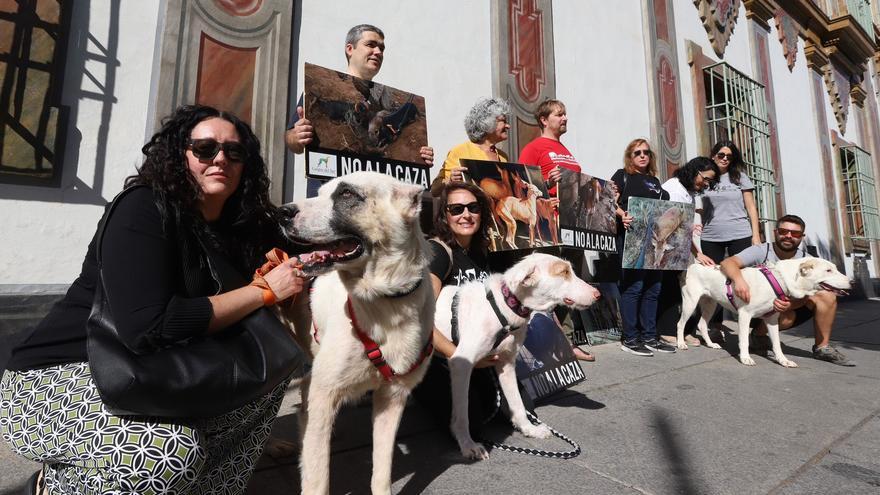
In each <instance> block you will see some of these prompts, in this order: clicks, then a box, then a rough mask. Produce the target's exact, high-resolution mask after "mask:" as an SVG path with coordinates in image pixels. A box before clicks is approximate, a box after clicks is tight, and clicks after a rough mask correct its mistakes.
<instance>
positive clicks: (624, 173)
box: [611, 139, 675, 356]
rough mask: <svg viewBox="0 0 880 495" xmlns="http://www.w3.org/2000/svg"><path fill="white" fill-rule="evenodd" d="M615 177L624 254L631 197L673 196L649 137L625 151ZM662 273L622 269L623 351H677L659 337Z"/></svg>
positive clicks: (640, 353)
mask: <svg viewBox="0 0 880 495" xmlns="http://www.w3.org/2000/svg"><path fill="white" fill-rule="evenodd" d="M611 180H612V181H614V183H615V184H616V185H617V190H618V191H619V192H620V196H618V199H617V212H616V213H617V217H618V223H617V252H618V255H621V254H622V253H623V241H624V232H625V230H626V229H628V228H629V226H630V224H631V223H632V221H633V217H632V215H630V214H629V213H627V211H626V209H627V207H628V206H627V203H628V202H629V198H631V197H639V198H651V199H669V193H668V192H666V191H665V190H664V189H663V188H662V187H661V184H660V180H659V179H657V165H656V163H655V161H654V152H653V151H651V145H650V144H649V143H648V141H647V140H645V139H634V140H632V141H631V142H630V143H629V144H628V145H627V147H626V150H625V151H624V153H623V168H622V169H619V170H618V171H617V172H615V173H614V175H612V176H611ZM661 278H662V272H661V271H658V270H640V269H622V270H621V275H620V282H619V283H618V287H619V289H620V316H621V317H622V319H623V342H622V343H621V346H620V348H621V350H623V351H626V352H629V353H630V354H635V355H636V356H653V355H654V353H655V352H666V353H671V352H675V348H674V347H672V346H670V345H669V344H667V343H666V342H663V341H662V340H658V339H657V298H658V296H659V294H660V282H661Z"/></svg>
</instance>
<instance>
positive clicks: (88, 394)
mask: <svg viewBox="0 0 880 495" xmlns="http://www.w3.org/2000/svg"><path fill="white" fill-rule="evenodd" d="M287 385H288V381H284V382H283V383H281V384H280V385H278V387H276V388H275V390H273V391H272V392H271V393H269V394H268V395H266V396H263V397H261V398H259V399H257V400H255V401H254V402H252V403H250V404H247V405H245V406H243V407H240V408H238V409H236V410H234V411H231V412H229V413H227V414H224V415H222V416H218V417H214V418H209V419H193V420H186V419H181V420H179V421H178V420H175V422H174V423H164V422H162V420H160V419H156V418H146V417H121V416H114V415H112V414H110V413H109V412H108V411H107V409H106V408H105V407H104V404H103V403H102V402H101V398H100V396H99V395H98V390H97V388H96V387H95V383H94V381H92V377H91V373H90V371H89V366H88V363H73V364H64V365H59V366H53V367H51V368H44V369H37V370H30V371H25V372H15V371H8V370H7V371H6V372H5V373H4V375H3V379H2V381H0V434H2V437H3V439H4V440H5V441H6V443H7V444H8V445H9V446H10V447H11V448H12V450H13V451H15V452H16V453H18V454H20V455H22V456H24V457H27V458H28V459H31V460H33V461H36V462H41V463H43V464H44V475H45V480H46V486H47V488H48V489H49V492H50V493H65V494H93V493H94V494H99V493H100V494H105V493H113V494H135V493H136V494H184V493H185V494H236V493H244V492H245V490H246V489H247V483H248V480H249V479H250V476H251V473H252V472H253V469H254V466H255V465H256V463H257V460H258V459H259V457H260V455H261V454H262V451H263V444H264V443H265V441H266V439H267V438H268V436H269V432H270V430H271V428H272V423H273V422H274V420H275V416H276V414H277V413H278V408H279V407H280V406H281V400H282V399H283V397H284V392H285V390H286V389H287Z"/></svg>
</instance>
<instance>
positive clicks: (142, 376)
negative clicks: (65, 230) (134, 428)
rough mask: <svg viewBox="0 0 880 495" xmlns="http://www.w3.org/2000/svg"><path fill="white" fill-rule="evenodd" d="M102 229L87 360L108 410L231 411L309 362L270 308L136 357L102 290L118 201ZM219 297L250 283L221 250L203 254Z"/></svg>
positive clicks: (186, 414)
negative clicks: (109, 228)
mask: <svg viewBox="0 0 880 495" xmlns="http://www.w3.org/2000/svg"><path fill="white" fill-rule="evenodd" d="M129 190H131V189H126V190H124V191H122V192H121V193H119V195H118V196H116V198H115V199H114V200H113V203H112V204H111V205H110V207H109V208H108V209H107V213H106V214H105V215H104V220H103V221H102V223H101V226H100V227H99V232H98V237H97V244H96V254H97V260H98V267H99V268H100V270H101V271H100V273H101V276H100V280H99V281H98V283H97V286H96V287H95V300H94V303H93V305H92V312H91V315H90V316H89V320H88V324H87V329H88V358H89V367H90V368H91V373H92V379H93V380H94V381H95V385H96V386H97V388H98V393H99V394H100V395H101V399H102V400H103V402H104V404H105V406H106V407H107V409H108V410H109V411H110V412H112V413H113V414H116V415H120V416H126V415H135V416H157V417H166V418H169V417H170V418H175V417H176V418H207V417H214V416H219V415H221V414H224V413H226V412H229V411H232V410H234V409H236V408H238V407H241V406H243V405H245V404H248V403H250V402H252V401H254V400H255V399H257V398H259V397H261V396H264V395H266V394H268V393H269V392H271V391H272V390H273V389H274V388H275V387H276V386H278V385H279V384H280V383H281V382H282V381H283V380H285V379H287V378H288V377H291V376H301V375H302V374H303V371H304V368H305V362H306V360H305V356H304V354H303V352H302V350H301V349H300V348H299V346H298V345H297V344H296V342H295V341H294V340H293V337H292V335H291V333H290V331H289V330H288V329H287V328H285V327H284V326H283V325H282V324H281V322H280V321H278V319H277V318H276V317H275V315H273V314H272V312H271V311H270V310H268V309H267V308H260V309H258V310H257V311H254V312H253V313H251V314H250V315H248V316H247V317H245V318H244V319H243V320H241V321H240V322H238V323H237V324H235V325H233V326H231V327H229V328H227V329H225V330H222V331H220V332H215V333H212V334H210V335H205V336H202V337H198V338H193V339H189V340H188V341H186V342H185V343H182V344H180V345H176V346H173V347H167V348H163V349H158V350H156V351H154V352H149V353H143V352H134V351H132V350H131V349H130V348H128V347H127V346H126V345H125V344H124V343H123V341H122V340H120V338H119V334H118V332H117V328H116V325H115V324H114V320H113V315H112V314H111V312H110V306H109V304H108V303H107V297H106V293H105V287H104V272H103V266H102V257H101V241H102V240H103V237H104V231H105V229H106V225H107V222H108V221H109V218H110V215H112V214H113V210H114V208H115V207H116V204H117V203H118V202H119V200H120V199H121V198H122V197H123V196H124V195H125V194H126V193H127V192H128V191H129ZM204 256H205V258H206V259H207V261H208V265H209V268H210V271H211V275H212V277H213V278H214V281H215V282H216V283H217V286H218V287H220V288H221V292H225V291H228V290H231V289H234V288H236V287H241V286H243V285H244V284H245V281H244V279H243V277H242V276H241V275H239V274H238V273H237V272H236V271H235V270H234V269H233V268H232V265H231V263H229V262H228V260H226V259H225V258H224V256H223V255H221V254H219V253H217V252H211V251H209V250H205V252H204Z"/></svg>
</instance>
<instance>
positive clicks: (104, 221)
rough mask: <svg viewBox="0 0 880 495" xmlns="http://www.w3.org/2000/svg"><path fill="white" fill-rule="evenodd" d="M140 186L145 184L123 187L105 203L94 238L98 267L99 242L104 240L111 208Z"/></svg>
mask: <svg viewBox="0 0 880 495" xmlns="http://www.w3.org/2000/svg"><path fill="white" fill-rule="evenodd" d="M142 187H147V186H131V187H126V188H125V189H123V190H122V191H120V192H119V194H117V195H116V197H115V198H113V200H112V201H110V203H109V204H108V205H107V209H106V210H105V211H104V218H102V219H101V225H100V226H98V236H97V238H96V239H95V259H96V260H97V263H98V268H103V257H102V256H101V244H102V243H103V241H104V232H105V231H106V230H107V222H108V221H109V220H110V215H112V214H113V210H115V209H116V206H117V205H118V204H119V202H120V201H121V200H122V198H124V197H125V196H126V195H128V193H130V192H131V191H134V190H135V189H140V188H142Z"/></svg>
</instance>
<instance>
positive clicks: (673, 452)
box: [651, 407, 709, 494]
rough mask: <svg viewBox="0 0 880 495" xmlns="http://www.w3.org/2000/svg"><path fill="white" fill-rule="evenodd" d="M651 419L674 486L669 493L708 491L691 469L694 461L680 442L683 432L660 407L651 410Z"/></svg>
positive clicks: (695, 472)
mask: <svg viewBox="0 0 880 495" xmlns="http://www.w3.org/2000/svg"><path fill="white" fill-rule="evenodd" d="M651 416H652V421H653V422H654V424H655V425H656V427H657V432H658V434H659V442H660V446H661V447H662V449H663V453H664V454H665V455H664V457H665V462H666V463H667V465H668V472H669V473H670V474H672V476H673V480H674V483H675V487H674V488H673V489H671V490H669V493H679V494H698V493H708V492H709V491H708V490H707V489H706V487H707V486H708V485H706V484H705V483H704V482H703V481H702V480H701V479H700V477H699V475H698V474H697V471H696V470H694V469H693V467H694V463H693V462H692V461H691V459H690V457H689V456H688V452H687V449H686V448H685V445H683V444H682V443H681V440H682V438H684V436H683V435H684V432H681V431H677V430H676V428H675V427H674V426H673V424H672V423H671V422H670V420H669V417H668V413H667V412H666V411H664V410H663V409H661V408H658V407H655V408H652V410H651Z"/></svg>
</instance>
